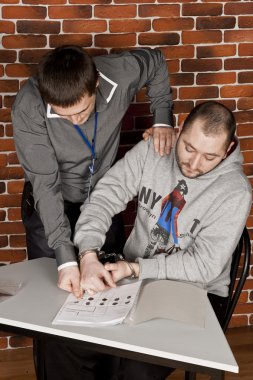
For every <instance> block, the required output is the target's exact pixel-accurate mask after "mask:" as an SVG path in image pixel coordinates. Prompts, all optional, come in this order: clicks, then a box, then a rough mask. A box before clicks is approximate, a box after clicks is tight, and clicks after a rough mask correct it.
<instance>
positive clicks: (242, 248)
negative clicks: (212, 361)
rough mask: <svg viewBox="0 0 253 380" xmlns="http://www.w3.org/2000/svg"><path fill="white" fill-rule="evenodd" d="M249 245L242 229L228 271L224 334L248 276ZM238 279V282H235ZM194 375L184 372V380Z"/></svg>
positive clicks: (193, 373)
mask: <svg viewBox="0 0 253 380" xmlns="http://www.w3.org/2000/svg"><path fill="white" fill-rule="evenodd" d="M250 255H251V244H250V237H249V233H248V230H247V227H244V230H243V233H242V235H241V237H240V240H239V243H238V244H237V247H236V249H235V250H234V253H233V258H232V263H231V269H230V285H229V293H228V304H227V310H226V313H225V316H224V319H223V321H222V323H221V327H222V330H223V331H224V333H225V332H226V330H227V327H228V325H229V322H230V319H231V317H232V315H233V312H234V309H235V307H236V304H237V301H238V299H239V297H240V294H241V291H242V289H243V286H244V284H245V281H246V279H247V277H248V275H249V268H250ZM237 279H238V280H237ZM195 379H196V373H195V372H190V371H185V380H195Z"/></svg>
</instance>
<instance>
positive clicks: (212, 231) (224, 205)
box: [138, 181, 252, 287]
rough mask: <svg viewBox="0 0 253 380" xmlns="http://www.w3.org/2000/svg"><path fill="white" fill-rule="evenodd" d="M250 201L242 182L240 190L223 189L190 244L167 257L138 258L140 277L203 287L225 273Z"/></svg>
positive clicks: (248, 193) (249, 192)
mask: <svg viewBox="0 0 253 380" xmlns="http://www.w3.org/2000/svg"><path fill="white" fill-rule="evenodd" d="M251 202H252V196H251V191H250V189H249V187H248V186H246V184H245V181H244V186H243V187H241V188H240V190H238V187H237V189H236V191H232V190H231V189H230V191H226V189H225V191H224V197H220V198H219V201H218V200H217V203H216V204H215V205H211V207H210V210H209V212H208V215H207V217H206V222H205V224H204V225H203V226H202V227H201V230H200V231H199V233H198V234H197V236H196V238H195V240H194V241H193V244H192V245H191V246H189V247H188V248H187V249H185V250H179V251H177V252H175V253H173V254H171V255H169V256H166V255H165V254H159V255H156V256H154V257H153V258H151V259H141V258H139V259H138V261H139V264H140V278H141V279H144V278H160V279H166V278H167V279H172V280H179V281H190V282H195V283H200V284H202V286H204V287H205V286H206V285H207V284H210V283H212V281H214V280H216V279H217V278H218V277H219V276H221V275H222V273H223V272H224V271H225V272H227V273H229V265H230V260H231V257H232V253H233V252H234V250H235V247H236V245H237V244H238V241H239V239H240V236H241V234H242V231H243V229H244V226H245V224H246V219H247V216H248V215H249V211H250V207H251Z"/></svg>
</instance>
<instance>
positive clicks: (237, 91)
mask: <svg viewBox="0 0 253 380" xmlns="http://www.w3.org/2000/svg"><path fill="white" fill-rule="evenodd" d="M220 94H221V97H222V98H239V97H246V96H253V85H251V86H250V85H237V86H223V87H222V88H221V90H220Z"/></svg>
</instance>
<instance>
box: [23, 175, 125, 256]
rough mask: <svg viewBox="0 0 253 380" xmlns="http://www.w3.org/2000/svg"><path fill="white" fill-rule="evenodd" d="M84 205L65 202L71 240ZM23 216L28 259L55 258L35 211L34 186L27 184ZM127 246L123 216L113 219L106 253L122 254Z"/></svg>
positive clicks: (107, 239) (104, 248)
mask: <svg viewBox="0 0 253 380" xmlns="http://www.w3.org/2000/svg"><path fill="white" fill-rule="evenodd" d="M81 205H82V203H72V202H68V201H64V211H65V214H66V215H67V217H68V220H69V223H70V227H71V239H72V238H73V233H74V229H75V225H76V222H77V219H78V217H79V215H80V207H81ZM21 215H22V220H23V224H24V226H25V230H26V244H27V255H28V259H29V260H31V259H38V258H40V257H53V258H54V257H55V253H54V250H53V249H52V248H50V247H49V246H48V244H47V239H46V237H45V231H44V227H43V224H42V222H41V219H40V216H39V214H38V213H37V211H36V210H35V209H34V199H33V193H32V185H31V184H30V182H26V183H25V186H24V191H23V196H22V206H21ZM124 244H125V232H124V223H123V218H122V215H121V214H118V215H115V216H114V217H113V218H112V225H111V227H110V229H109V231H108V232H107V234H106V240H105V244H104V246H103V247H102V250H104V251H105V252H106V253H111V252H116V253H122V251H123V247H124Z"/></svg>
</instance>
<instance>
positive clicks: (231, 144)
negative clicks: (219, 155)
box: [223, 141, 235, 160]
mask: <svg viewBox="0 0 253 380" xmlns="http://www.w3.org/2000/svg"><path fill="white" fill-rule="evenodd" d="M233 145H235V142H234V141H231V143H230V144H229V146H228V148H227V151H226V153H225V155H224V157H223V160H224V158H226V157H227V155H228V154H229V152H230V150H231V148H232V146H233Z"/></svg>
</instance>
